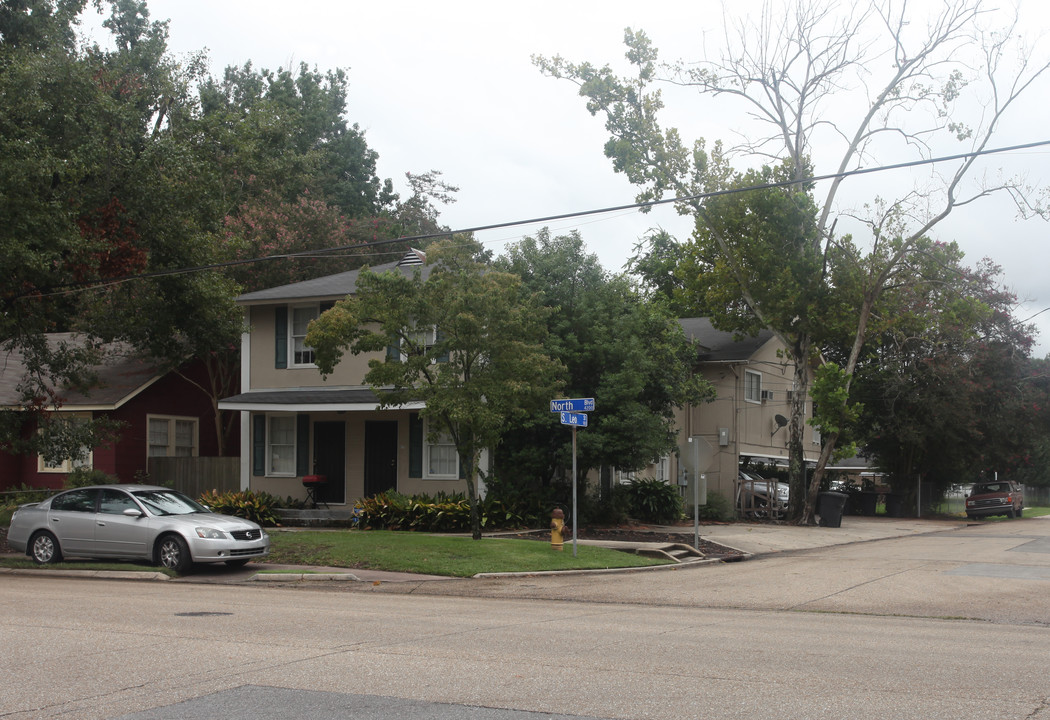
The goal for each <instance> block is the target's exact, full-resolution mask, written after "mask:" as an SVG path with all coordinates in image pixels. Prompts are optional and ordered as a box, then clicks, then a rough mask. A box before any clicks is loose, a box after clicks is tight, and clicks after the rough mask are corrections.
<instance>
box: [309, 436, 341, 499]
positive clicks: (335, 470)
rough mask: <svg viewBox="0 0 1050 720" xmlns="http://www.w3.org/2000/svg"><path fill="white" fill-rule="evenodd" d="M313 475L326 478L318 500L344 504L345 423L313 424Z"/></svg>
mask: <svg viewBox="0 0 1050 720" xmlns="http://www.w3.org/2000/svg"><path fill="white" fill-rule="evenodd" d="M314 474H315V475H324V476H325V477H326V478H328V482H327V483H326V484H325V486H324V488H321V489H319V490H318V493H319V497H318V500H323V501H324V502H326V503H336V504H341V503H345V502H346V423H344V422H339V421H333V422H316V423H314Z"/></svg>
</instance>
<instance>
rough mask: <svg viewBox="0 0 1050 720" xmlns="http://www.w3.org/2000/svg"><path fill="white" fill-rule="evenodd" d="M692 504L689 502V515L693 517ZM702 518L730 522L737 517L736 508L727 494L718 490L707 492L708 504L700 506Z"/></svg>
mask: <svg viewBox="0 0 1050 720" xmlns="http://www.w3.org/2000/svg"><path fill="white" fill-rule="evenodd" d="M692 508H693V506H692V504H691V503H690V504H689V516H690V517H692V515H693V513H692ZM700 519H701V520H708V521H711V522H730V521H732V520H735V519H736V510H735V509H734V508H733V503H731V502H730V501H729V500H728V499H727V498H726V497H725V495H722V494H721V493H717V492H713V491H712V492H708V493H707V504H706V505H701V506H700Z"/></svg>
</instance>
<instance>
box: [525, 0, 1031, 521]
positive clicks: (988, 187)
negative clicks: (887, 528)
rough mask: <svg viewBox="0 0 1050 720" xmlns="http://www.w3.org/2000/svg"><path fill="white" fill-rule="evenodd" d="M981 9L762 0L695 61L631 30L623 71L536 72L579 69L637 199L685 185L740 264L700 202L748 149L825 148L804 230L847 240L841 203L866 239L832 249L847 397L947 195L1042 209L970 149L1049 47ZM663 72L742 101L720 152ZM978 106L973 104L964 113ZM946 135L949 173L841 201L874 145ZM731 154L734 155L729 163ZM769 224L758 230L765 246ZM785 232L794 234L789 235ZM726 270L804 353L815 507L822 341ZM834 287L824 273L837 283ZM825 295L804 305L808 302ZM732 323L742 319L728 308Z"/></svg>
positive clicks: (799, 160)
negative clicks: (682, 112) (812, 425)
mask: <svg viewBox="0 0 1050 720" xmlns="http://www.w3.org/2000/svg"><path fill="white" fill-rule="evenodd" d="M990 14H991V10H989V9H988V8H987V7H986V6H985V3H984V2H982V0H965V1H959V2H946V3H944V4H943V5H939V6H938V10H937V11H936V12H935V13H934V15H933V16H931V17H930V18H929V21H928V23H922V22H919V18H918V17H916V14H915V13H914V8H912V7H911V6H909V5H907V4H906V3H894V2H890V0H870V1H869V2H864V3H859V4H850V5H845V6H843V5H841V4H837V3H830V2H820V1H819V0H813V1H808V0H783V1H782V2H772V1H771V2H766V3H764V4H763V6H762V11H761V13H760V14H758V15H755V16H748V17H745V18H743V19H739V18H737V17H733V16H731V15H729V14H728V13H727V15H726V16H725V17H724V23H723V26H724V27H725V36H724V43H723V47H722V50H721V54H717V53H713V54H707V55H705V56H704V57H702V58H700V60H699V61H697V62H679V63H675V64H671V65H667V64H662V63H661V62H660V61H659V59H658V54H657V51H656V49H655V48H653V46H652V44H651V43H650V41H649V38H648V37H647V36H646V35H645V34H644V33H643V32H634V31H631V30H628V31H627V32H626V36H625V43H626V45H627V54H626V56H627V59H628V61H629V63H630V65H631V66H633V74H632V75H630V76H624V77H621V76H618V75H617V74H616V73H615V72H614V71H613V70H612V68H610V67H609V66H604V67H596V66H594V65H591V64H590V63H582V64H574V63H570V62H568V61H566V60H564V59H562V58H560V57H554V58H550V59H547V58H536V59H535V62H536V63H537V65H539V67H540V68H541V69H542V70H543V71H544V72H546V73H548V74H550V75H552V76H554V77H561V78H567V79H570V80H572V81H573V82H575V83H576V84H578V85H579V88H580V94H581V95H583V96H584V97H586V98H587V107H588V109H589V110H590V111H591V113H593V114H598V113H601V114H602V115H604V116H605V118H606V128H607V130H608V131H609V133H610V135H611V138H610V140H609V141H608V143H607V144H606V147H605V151H606V155H608V156H609V158H610V159H611V160H612V162H613V166H614V168H615V170H617V171H618V172H623V173H625V174H626V176H627V177H628V179H629V180H630V181H631V182H632V183H635V184H637V185H639V186H640V187H641V188H642V191H641V192H640V194H639V196H638V199H639V201H654V200H658V199H661V198H663V197H664V195H665V194H667V193H671V194H673V195H674V196H676V197H677V198H679V200H678V203H677V207H678V208H679V210H680V212H683V213H686V214H689V215H692V216H694V217H695V218H696V219H697V223H698V226H699V227H700V228H701V233H707V234H708V235H710V237H711V240H712V241H713V243H714V245H715V246H717V248H718V252H719V254H720V256H721V258H722V260H723V261H724V262H725V263H726V264H727V265H729V266H737V267H739V266H740V264H741V262H742V261H743V259H745V258H747V256H748V253H749V250H748V248H747V246H746V245H744V246H741V245H740V244H738V243H736V242H735V240H734V238H733V237H732V236H730V235H726V234H724V233H723V232H722V231H720V230H719V228H718V225H717V224H716V223H715V222H714V221H713V220H714V213H712V212H709V211H708V205H709V200H708V198H710V197H711V195H710V193H712V192H716V191H722V190H726V189H730V188H732V187H734V186H736V187H739V184H740V180H741V178H742V176H743V173H745V172H746V170H744V169H743V168H744V167H753V166H754V164H755V163H759V164H766V165H769V167H770V168H771V169H770V170H769V171H768V172H782V173H783V179H784V180H786V181H788V182H794V183H799V184H801V183H804V182H805V181H806V179H807V178H808V177H809V176H810V175H811V174H812V172H813V168H815V167H817V164H818V162H819V165H820V166H824V165H825V164H826V165H827V166H828V167H829V168H830V169H831V170H832V171H834V173H835V177H834V178H833V179H830V180H828V181H827V182H826V183H823V184H822V185H820V186H819V187H818V188H816V190H817V191H819V195H818V196H817V197H818V199H817V200H816V201H815V211H816V214H815V217H814V224H813V227H812V231H806V232H805V233H804V234H803V235H798V236H797V237H798V238H799V242H802V243H803V244H806V245H807V246H808V249H807V251H806V255H807V256H809V257H812V258H824V257H828V258H829V260H830V254H831V253H832V252H835V251H837V250H838V249H839V248H841V247H846V248H848V249H849V250H851V251H852V250H853V249H854V246H853V245H852V243H851V242H850V238H849V237H844V236H843V235H841V234H840V233H841V229H838V228H837V223H838V221H839V220H840V219H842V220H844V221H850V220H852V221H853V223H852V224H853V226H854V238H853V240H855V241H856V243H857V245H856V247H859V248H861V252H860V253H859V254H856V255H855V254H853V253H852V252H840V253H839V256H838V259H840V260H841V261H844V262H852V263H853V264H854V266H855V268H856V270H857V272H856V274H855V277H856V278H857V279H858V281H860V284H859V285H858V286H856V287H854V288H852V290H851V292H853V293H854V295H852V296H851V298H850V299H851V301H853V300H855V301H856V304H855V312H854V313H853V322H852V328H851V333H850V334H851V336H852V343H851V344H850V352H849V353H848V355H847V357H846V360H845V362H844V364H843V365H842V366H841V370H842V374H841V376H840V378H841V382H842V383H843V385H844V387H843V390H844V391H845V392H844V393H837V394H832V395H831V397H838V398H840V399H841V400H842V401H843V402H848V389H849V383H850V380H851V378H852V375H853V372H854V370H855V368H856V364H857V361H858V359H859V356H860V353H861V350H862V348H863V345H864V343H865V341H866V339H867V337H868V325H869V322H870V320H871V313H872V310H873V307H874V305H875V303H876V302H877V301H878V299H879V296H880V295H881V293H882V292H883V290H884V289H885V288H886V287H887V285H889V284H890V283H891V282H899V281H901V280H902V279H903V278H904V274H903V272H902V267H906V266H907V262H906V260H907V258H908V257H909V255H910V254H911V253H913V252H914V250H915V247H916V244H917V243H918V242H920V241H921V239H922V238H924V237H926V236H927V235H928V234H929V232H930V231H931V230H932V229H933V228H934V227H935V226H936V225H937V224H938V223H940V222H941V221H942V220H944V219H945V218H946V217H947V216H948V215H949V214H950V213H951V212H952V211H953V210H955V209H956V208H958V207H960V206H962V205H966V204H968V203H970V202H973V201H975V200H977V199H979V198H981V197H983V196H986V195H989V194H992V193H995V192H1002V193H1007V194H1009V195H1011V196H1012V197H1013V198H1014V199H1015V200H1016V201H1017V202H1018V207H1019V209H1020V210H1021V211H1022V212H1025V213H1031V212H1042V209H1041V208H1039V207H1036V206H1035V204H1034V200H1033V198H1032V196H1030V195H1029V194H1027V193H1026V189H1025V185H1024V183H1023V182H1021V181H1020V180H1014V179H1006V180H1003V181H997V182H994V183H986V182H984V181H978V182H972V179H971V176H972V175H975V173H974V169H975V165H976V163H977V162H978V158H979V154H980V153H981V152H982V151H985V150H988V149H989V148H991V147H992V145H991V143H992V140H993V138H994V137H995V136H996V132H997V131H998V129H999V127H1000V125H1001V123H1002V121H1003V119H1004V117H1005V116H1006V115H1007V114H1008V111H1009V110H1011V109H1012V107H1013V106H1014V105H1015V103H1016V101H1017V99H1018V98H1019V97H1020V96H1021V95H1022V94H1024V93H1025V92H1026V91H1029V90H1030V89H1032V88H1033V86H1034V85H1035V84H1036V82H1037V81H1038V80H1039V79H1040V78H1042V76H1043V75H1044V74H1045V73H1046V71H1047V68H1048V63H1047V62H1046V61H1045V60H1039V61H1036V60H1034V59H1033V57H1032V56H1031V55H1030V54H1029V53H1028V52H1027V48H1026V46H1025V45H1024V44H1023V39H1022V38H1020V37H1019V33H1018V32H1017V28H1016V27H1014V26H1013V25H1008V26H1007V27H1005V28H999V29H996V31H995V32H992V31H989V30H987V29H986V27H985V22H984V21H985V20H986V16H989V15H990ZM922 28H925V29H924V30H923V29H922ZM660 82H665V83H667V87H670V86H680V87H684V88H689V89H692V90H695V91H696V92H698V93H699V94H700V96H701V97H702V98H705V99H709V100H712V101H714V100H717V101H718V103H719V104H718V105H713V106H711V107H713V108H715V107H716V108H717V109H718V111H719V112H720V114H721V115H722V116H727V115H729V112H730V109H735V108H741V109H742V110H743V111H744V112H743V115H742V117H741V118H740V123H739V124H738V125H737V126H738V127H742V126H743V125H744V124H745V123H747V122H750V123H752V124H751V125H750V126H749V127H748V128H747V131H746V134H744V133H742V135H743V139H742V140H741V142H740V143H739V144H738V145H736V146H735V147H733V148H731V149H730V150H729V151H728V152H727V151H723V148H722V147H721V145H720V144H717V143H716V144H713V145H712V146H711V148H710V149H709V148H708V144H707V143H706V142H705V141H704V140H703V139H700V140H697V141H696V142H695V143H694V145H693V147H692V148H689V147H688V146H687V145H686V144H685V143H684V142H683V141H682V138H681V136H680V134H679V132H678V130H677V129H675V128H667V129H665V128H664V127H663V126H662V125H661V123H660V119H659V118H660V115H661V110H662V109H663V107H664V100H663V97H662V94H661V91H660V90H659V89H657V88H655V87H654V86H655V85H656V84H657V83H660ZM972 102H976V103H977V105H971V104H970V103H972ZM973 107H977V108H978V110H977V111H976V112H970V113H969V114H965V116H964V113H966V112H967V111H968V110H970V109H971V108H973ZM951 140H957V141H958V142H961V143H963V149H964V150H965V151H966V152H967V153H968V154H966V155H965V156H964V157H961V158H960V159H957V160H955V161H952V162H950V163H948V162H946V163H943V164H941V165H940V166H939V169H940V170H941V174H940V175H939V176H937V177H938V178H942V179H943V180H938V181H936V182H934V181H931V182H932V183H933V184H930V183H925V182H923V183H919V184H916V186H915V187H913V188H906V189H904V190H902V191H901V192H900V194H899V195H897V196H895V197H891V198H890V199H888V200H878V199H873V200H872V202H870V203H869V204H868V205H867V206H866V207H865V209H863V210H860V211H856V212H850V211H848V210H843V208H842V207H840V202H839V200H840V191H841V190H842V189H843V187H844V183H845V182H846V177H847V176H846V173H848V171H850V170H855V169H857V168H859V167H861V166H862V164H870V163H871V162H872V161H873V160H876V161H877V159H878V158H889V157H892V158H893V159H894V160H900V159H902V158H904V157H910V158H913V159H917V160H926V159H929V158H930V157H931V156H932V155H934V154H935V152H936V151H939V150H943V149H944V148H945V147H946V144H945V143H946V142H947V141H951ZM956 152H957V151H956ZM945 154H948V153H945ZM824 158H829V159H828V160H824ZM733 163H739V164H741V165H742V166H743V167H741V168H739V169H737V170H736V171H732V172H727V168H730V167H733ZM818 174H819V173H818ZM726 230H728V231H730V232H732V231H734V229H733V228H732V227H730V228H727V229H726ZM861 234H862V235H863V236H861ZM775 240H776V238H773V237H769V238H765V240H764V241H763V243H762V247H763V248H767V247H769V246H770V245H771V244H772V243H774V242H775ZM793 247H795V248H796V249H797V248H798V247H799V245H798V242H794V243H793ZM760 252H765V251H764V250H761V251H760ZM826 267H827V264H826V263H825V262H820V263H813V268H814V273H816V272H819V273H821V274H822V275H823V277H824V278H827V277H828V275H827V273H826ZM797 280H798V281H799V284H800V286H802V287H805V288H808V290H806V292H815V291H816V290H817V288H818V287H819V286H820V285H821V282H822V278H821V277H819V276H813V277H810V278H801V277H800V278H797ZM733 282H734V283H735V284H736V287H735V290H736V291H737V294H738V296H739V295H741V294H742V295H743V301H744V303H746V305H747V308H748V310H749V311H750V312H751V313H752V314H753V315H754V317H756V318H758V319H759V322H761V323H762V324H764V325H765V326H766V327H768V328H769V329H770V330H772V331H773V332H774V333H775V334H777V335H778V336H779V337H780V339H781V340H782V341H783V342H784V343H785V345H786V346H787V347H788V348H789V349H791V352H792V357H793V360H794V361H795V363H796V366H797V368H798V369H797V370H796V373H795V384H796V390H798V392H796V393H794V394H793V400H792V408H791V426H790V432H791V433H792V440H791V442H790V455H791V483H792V503H791V514H792V516H793V517H794V518H796V519H798V520H800V521H801V522H804V523H808V522H812V521H813V509H814V500H815V497H816V491H817V488H818V487H819V482H820V480H821V478H822V475H823V470H824V467H825V466H826V464H827V461H828V460H829V459H830V457H831V455H832V453H833V452H834V449H835V445H836V441H837V434H836V432H835V430H834V428H831V431H830V432H826V433H824V434H823V441H824V445H823V448H822V452H821V456H820V460H819V462H818V468H817V471H816V472H815V473H814V474H813V477H812V481H811V483H810V484H809V486H808V488H803V484H802V483H803V480H802V477H803V474H802V459H801V457H800V453H799V448H801V447H802V444H801V437H802V433H803V432H804V426H803V422H802V418H803V416H804V402H805V398H806V392H805V391H806V389H807V377H808V374H807V372H806V371H805V369H804V366H805V365H807V364H808V363H810V362H811V361H813V360H815V359H816V358H817V357H818V356H817V355H816V350H817V349H818V346H819V342H818V340H817V338H815V337H814V336H813V335H812V334H811V332H810V331H809V329H807V328H804V327H803V328H799V327H796V326H795V324H794V322H793V320H794V316H791V317H786V316H785V317H779V316H778V317H771V316H769V315H768V314H765V315H764V314H763V309H762V307H761V303H760V302H758V300H757V299H756V298H749V297H748V296H747V294H746V287H747V286H746V285H745V284H743V283H741V282H740V280H739V276H738V278H737V279H735V280H734V281H733ZM835 289H836V288H835V287H834V286H833V285H828V286H827V290H829V291H831V292H834V291H835ZM858 293H859V294H858ZM835 304H836V303H835V301H832V305H835ZM820 310H821V307H820V306H815V307H813V311H814V312H819V311H820ZM834 312H835V313H836V314H837V313H838V308H837V307H836V308H834ZM785 320H787V321H788V322H786V323H785V322H784V321H785ZM798 320H799V321H805V322H807V323H808V324H809V326H810V328H812V327H815V326H818V325H819V324H820V322H821V319H820V317H819V316H811V317H808V318H807V317H803V316H799V317H798ZM751 324H753V321H746V322H745V323H744V325H751ZM725 326H726V327H727V328H729V329H736V328H735V326H734V323H729V322H727V323H726V324H725ZM803 490H806V492H803ZM803 499H804V502H803Z"/></svg>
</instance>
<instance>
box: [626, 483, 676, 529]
mask: <svg viewBox="0 0 1050 720" xmlns="http://www.w3.org/2000/svg"><path fill="white" fill-rule="evenodd" d="M627 494H628V497H629V498H630V507H631V511H630V512H631V515H632V516H633V517H636V518H638V519H639V520H642V521H644V522H651V523H659V524H662V525H667V524H670V523H674V522H677V521H679V520H681V519H682V496H681V494H680V493H679V491H678V487H677V486H675V485H671V484H669V483H666V482H664V481H663V480H656V479H653V478H638V479H635V480H632V481H631V482H630V483H628V484H627Z"/></svg>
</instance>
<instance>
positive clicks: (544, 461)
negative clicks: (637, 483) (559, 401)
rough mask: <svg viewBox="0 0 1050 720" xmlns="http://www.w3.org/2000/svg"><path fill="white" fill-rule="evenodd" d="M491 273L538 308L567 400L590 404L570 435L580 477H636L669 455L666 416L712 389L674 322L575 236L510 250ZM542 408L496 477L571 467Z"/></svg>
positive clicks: (562, 440) (534, 475)
mask: <svg viewBox="0 0 1050 720" xmlns="http://www.w3.org/2000/svg"><path fill="white" fill-rule="evenodd" d="M497 266H498V267H500V268H501V269H504V270H506V271H507V272H511V273H514V274H515V275H517V276H519V277H521V278H522V282H523V283H524V284H525V287H526V288H528V289H529V291H531V292H534V293H535V294H536V296H537V298H538V299H539V302H541V303H542V304H543V305H544V306H545V307H546V308H548V315H547V318H548V319H547V329H548V335H547V342H546V346H547V351H548V352H549V353H550V355H551V357H553V358H555V359H557V360H558V361H560V362H561V363H562V364H563V365H564V366H565V367H566V368H567V370H568V382H567V385H566V388H565V392H566V394H567V395H568V396H569V397H593V398H594V400H595V406H596V410H595V412H594V413H593V414H591V415H590V417H589V419H588V426H587V429H586V431H585V432H581V433H579V434H578V436H577V468H578V471H579V473H580V475H581V477H582V476H586V474H587V472H588V471H589V470H591V469H595V468H600V467H602V466H605V467H608V468H619V469H622V470H638V469H641V468H643V467H645V466H647V465H648V464H649V463H651V462H653V461H654V460H657V459H659V458H660V457H662V456H664V455H666V454H668V453H670V452H672V451H673V450H674V448H675V447H676V432H675V426H674V412H675V410H676V409H677V408H679V407H681V406H682V405H683V404H684V403H698V402H701V401H702V400H704V399H707V398H708V397H709V396H710V393H711V388H710V387H709V386H708V385H707V384H706V382H705V381H704V380H703V379H702V378H700V377H699V376H694V375H693V372H692V371H693V365H694V360H695V357H696V351H695V348H693V347H691V346H690V343H689V342H688V340H687V339H686V338H685V336H684V334H683V332H682V329H681V327H680V326H679V325H678V322H677V318H676V317H675V316H673V315H671V314H669V313H668V312H667V311H666V309H665V308H664V307H663V306H662V305H660V304H657V303H652V302H647V301H646V300H644V299H643V298H642V297H640V296H639V295H638V294H637V293H636V292H634V291H633V290H632V289H631V287H630V285H629V283H628V281H627V279H626V278H624V277H622V276H610V275H609V274H608V273H607V272H605V271H604V270H603V269H602V267H601V265H600V264H599V263H598V260H597V258H596V257H595V256H594V255H592V254H588V253H587V252H586V249H585V247H584V244H583V241H582V239H581V238H580V236H579V234H578V233H575V232H574V233H572V234H570V235H568V236H560V237H551V236H550V234H549V232H548V231H547V230H546V229H544V230H542V231H541V232H540V233H539V234H538V235H537V236H536V237H535V238H525V239H524V240H522V241H521V242H519V243H517V244H515V245H514V246H512V247H511V248H510V249H509V250H508V251H507V253H506V255H505V256H504V257H501V258H500V259H499V260H498V261H497ZM548 410H549V409H548V408H542V409H540V410H539V411H538V412H537V413H536V414H535V415H533V416H532V417H530V418H529V419H528V420H527V421H525V422H524V423H523V424H522V426H521V427H519V428H516V429H515V430H514V432H512V433H510V434H509V435H508V436H507V437H506V438H505V441H504V443H503V453H501V456H500V458H499V462H500V466H499V467H500V472H501V476H502V475H507V476H513V477H515V478H518V479H519V480H520V481H521V482H536V481H537V480H538V481H540V482H541V483H542V484H546V483H547V482H549V481H550V479H551V478H552V477H554V476H555V475H556V473H557V472H558V471H559V470H563V469H564V468H567V467H569V466H570V465H571V445H570V442H569V440H570V438H569V437H568V433H567V432H566V431H565V428H564V427H562V426H561V425H560V424H559V423H558V421H557V417H556V416H553V415H552V414H551V413H550V412H549V411H548Z"/></svg>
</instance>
